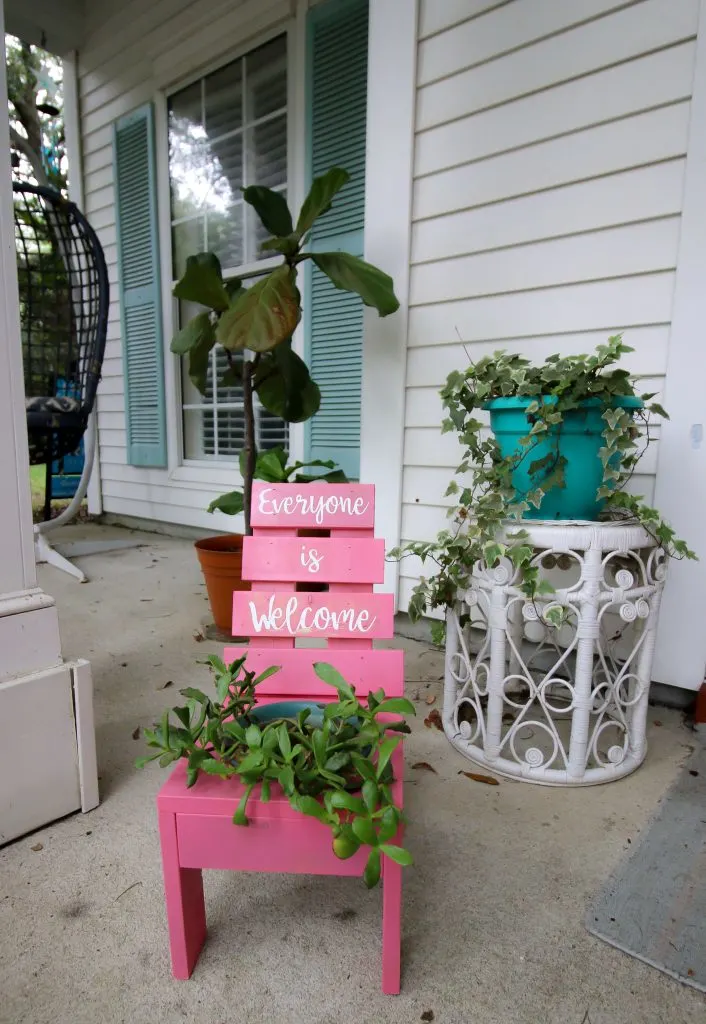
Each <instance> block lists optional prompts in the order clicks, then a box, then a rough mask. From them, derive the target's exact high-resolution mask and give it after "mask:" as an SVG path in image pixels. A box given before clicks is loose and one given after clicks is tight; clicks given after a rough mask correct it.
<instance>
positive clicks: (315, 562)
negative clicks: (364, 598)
mask: <svg viewBox="0 0 706 1024" xmlns="http://www.w3.org/2000/svg"><path fill="white" fill-rule="evenodd" d="M384 577H385V542H384V541H383V540H373V539H372V538H371V539H370V540H368V539H363V538H359V539H355V538H353V539H350V538H348V537H341V538H329V537H310V538H309V537H270V536H267V535H266V534H261V535H260V536H258V537H246V538H245V540H244V542H243V579H246V580H279V581H283V582H287V583H288V582H290V581H292V582H309V583H315V582H320V583H382V581H383V579H384Z"/></svg>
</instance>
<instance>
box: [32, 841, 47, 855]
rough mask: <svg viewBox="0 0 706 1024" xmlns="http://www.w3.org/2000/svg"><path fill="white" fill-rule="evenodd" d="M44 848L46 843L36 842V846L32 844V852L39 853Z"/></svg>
mask: <svg viewBox="0 0 706 1024" xmlns="http://www.w3.org/2000/svg"><path fill="white" fill-rule="evenodd" d="M43 849H44V843H35V844H34V846H30V850H31V851H32V853H39V851H40V850H43Z"/></svg>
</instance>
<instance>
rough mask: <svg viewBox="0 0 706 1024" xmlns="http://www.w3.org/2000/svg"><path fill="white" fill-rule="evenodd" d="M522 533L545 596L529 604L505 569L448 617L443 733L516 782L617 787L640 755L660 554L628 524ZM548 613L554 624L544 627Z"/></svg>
mask: <svg viewBox="0 0 706 1024" xmlns="http://www.w3.org/2000/svg"><path fill="white" fill-rule="evenodd" d="M522 526H523V528H524V529H526V530H527V532H528V534H529V538H530V539H529V541H528V542H527V543H529V544H531V545H532V547H533V548H534V551H535V555H534V558H533V564H536V565H538V566H540V571H541V575H542V577H544V578H547V579H548V580H549V581H550V582H551V583H552V584H553V586H554V587H555V593H553V594H550V595H548V596H545V597H542V598H538V599H536V600H535V601H531V600H529V599H528V598H527V597H525V595H524V594H523V593H522V591H521V590H520V582H521V581H519V580H518V578H517V574H516V573H515V571H514V569H513V566H512V565H511V563H510V562H509V561H507V562H506V563H503V564H502V565H499V566H497V567H496V568H495V569H488V568H486V567H481V568H480V569H479V570H478V571H477V572H476V573H475V574H474V577H473V579H472V582H471V585H470V586H469V588H468V590H467V591H465V592H464V593H462V594H460V595H459V602H458V605H457V606H456V608H454V609H453V610H450V611H449V613H448V617H447V639H446V662H445V685H444V711H443V722H444V730H445V732H446V735H447V737H448V738H449V740H450V741H451V743H452V744H453V745H454V746H455V747H456V748H457V749H458V750H459V751H460V752H461V753H462V754H465V755H466V756H467V757H468V758H470V760H471V761H474V762H476V763H477V764H480V765H483V766H484V767H486V768H490V769H492V770H493V771H494V772H496V773H498V774H501V775H507V776H511V777H513V778H516V779H519V780H522V781H525V782H536V783H542V784H544V785H553V786H582V785H583V786H585V785H595V784H597V783H601V782H609V781H611V780H613V779H618V778H621V777H622V776H624V775H628V774H629V773H630V772H632V771H634V770H635V768H637V767H638V765H639V764H640V763H641V762H642V761H643V759H644V757H645V753H646V741H645V725H646V716H647V702H648V698H649V687H650V673H651V668H652V656H653V652H654V643H655V633H656V628H657V617H658V614H659V605H660V598H661V593H662V588H663V586H664V579H665V575H666V556H665V553H664V551H663V550H662V549H661V548H659V547H657V546H656V544H655V542H654V541H653V540H652V538H651V537H650V536H649V535H648V534H647V533H646V532H645V530H644V529H643V528H642V527H641V526H639V525H637V524H634V523H581V522H575V523H572V522H561V523H556V522H547V521H535V522H528V521H525V522H523V523H522ZM513 529H515V530H516V529H517V524H512V525H511V526H510V525H509V526H508V531H509V532H512V530H513ZM551 608H554V609H557V608H559V609H561V615H560V616H557V613H556V611H555V612H553V613H551V614H550V615H549V620H547V618H546V615H547V612H548V610H549V609H551ZM552 618H554V619H555V621H561V620H563V624H561V625H560V626H559V627H557V626H556V625H552V624H551V619H552Z"/></svg>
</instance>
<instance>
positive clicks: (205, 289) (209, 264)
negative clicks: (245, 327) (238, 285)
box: [173, 252, 228, 313]
mask: <svg viewBox="0 0 706 1024" xmlns="http://www.w3.org/2000/svg"><path fill="white" fill-rule="evenodd" d="M173 295H174V297H175V298H177V299H183V300H184V302H195V303H198V305H199V306H208V307H209V309H215V310H216V312H218V313H222V312H223V311H224V310H226V309H228V292H227V291H226V289H225V286H224V284H223V275H222V274H221V263H220V260H219V259H218V257H217V256H216V255H215V254H214V253H212V252H200V253H197V255H196V256H189V257H188V258H187V261H186V270H185V271H184V273H183V275H182V277H181V278H180V280H179V281H177V283H176V284H175V285H174V292H173Z"/></svg>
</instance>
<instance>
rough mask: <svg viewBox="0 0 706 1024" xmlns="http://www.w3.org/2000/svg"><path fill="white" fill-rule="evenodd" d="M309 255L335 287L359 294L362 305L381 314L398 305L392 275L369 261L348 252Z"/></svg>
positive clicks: (384, 314) (396, 308) (385, 313)
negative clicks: (370, 307)
mask: <svg viewBox="0 0 706 1024" xmlns="http://www.w3.org/2000/svg"><path fill="white" fill-rule="evenodd" d="M311 258H312V259H313V261H314V263H315V264H316V266H317V267H318V268H319V270H322V271H323V272H324V274H326V276H327V277H328V279H329V281H331V283H332V284H333V285H334V287H336V288H340V289H341V291H344V292H355V293H356V294H358V295H360V297H361V299H362V300H363V302H364V303H365V305H366V306H372V308H373V309H376V310H377V311H378V313H379V314H380V316H389V315H390V313H394V312H396V311H397V310H398V309H399V308H400V304H399V302H398V300H397V297H396V295H395V290H394V284H393V281H392V278H391V277H390V275H389V274H386V273H385V272H384V271H383V270H379V269H378V267H374V266H373V265H372V263H366V262H365V260H361V259H359V258H358V257H357V256H351V254H350V253H347V252H317V253H312V256H311Z"/></svg>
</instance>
